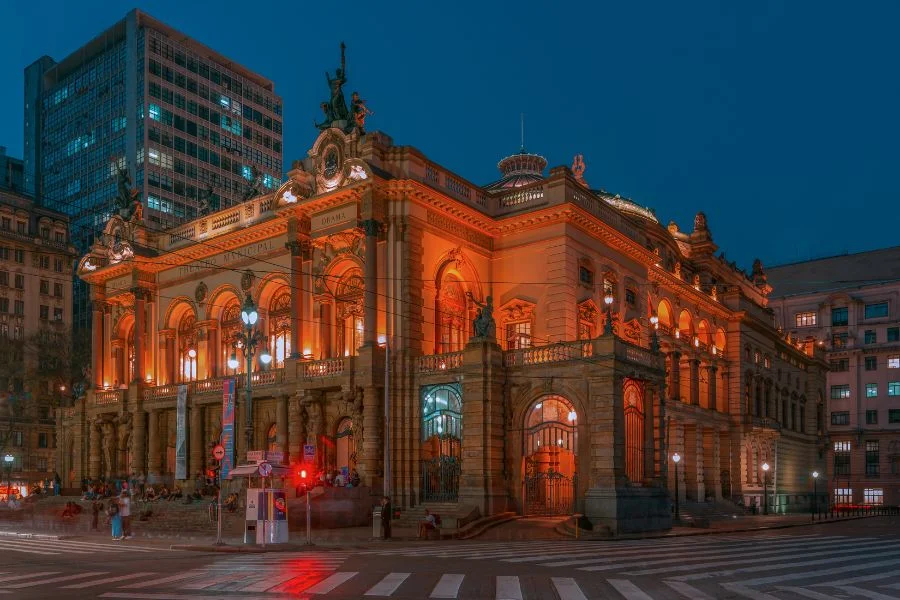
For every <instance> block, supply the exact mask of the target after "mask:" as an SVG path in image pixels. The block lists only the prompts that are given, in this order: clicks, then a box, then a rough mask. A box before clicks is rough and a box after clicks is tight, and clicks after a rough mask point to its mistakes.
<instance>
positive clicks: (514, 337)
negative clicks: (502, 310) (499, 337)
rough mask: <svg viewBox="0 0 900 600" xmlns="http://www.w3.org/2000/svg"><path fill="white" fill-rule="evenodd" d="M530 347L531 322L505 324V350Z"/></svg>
mask: <svg viewBox="0 0 900 600" xmlns="http://www.w3.org/2000/svg"><path fill="white" fill-rule="evenodd" d="M530 347H531V321H520V322H518V323H507V324H506V349H507V350H520V349H522V348H530Z"/></svg>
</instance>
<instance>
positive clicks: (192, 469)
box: [187, 403, 205, 480]
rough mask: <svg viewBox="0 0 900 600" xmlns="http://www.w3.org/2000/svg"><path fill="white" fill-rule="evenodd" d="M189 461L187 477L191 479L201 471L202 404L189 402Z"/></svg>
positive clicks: (202, 450)
mask: <svg viewBox="0 0 900 600" xmlns="http://www.w3.org/2000/svg"><path fill="white" fill-rule="evenodd" d="M189 439H190V450H189V457H190V462H189V464H188V472H187V476H188V479H191V480H193V479H194V475H196V474H197V473H203V472H204V471H205V469H204V468H203V467H204V460H203V458H204V457H203V454H204V448H203V406H201V405H199V404H194V403H192V404H191V429H190V438H189Z"/></svg>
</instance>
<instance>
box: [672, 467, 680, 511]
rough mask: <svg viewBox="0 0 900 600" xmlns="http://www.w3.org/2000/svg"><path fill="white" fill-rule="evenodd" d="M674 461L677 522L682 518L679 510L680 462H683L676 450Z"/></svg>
mask: <svg viewBox="0 0 900 600" xmlns="http://www.w3.org/2000/svg"><path fill="white" fill-rule="evenodd" d="M672 461H673V462H674V463H675V522H676V523H678V522H679V521H680V520H681V514H680V513H679V510H678V509H679V506H678V502H679V499H678V463H680V462H681V455H680V454H678V453H677V452H676V453H675V454H673V455H672Z"/></svg>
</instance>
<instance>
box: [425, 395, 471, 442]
mask: <svg viewBox="0 0 900 600" xmlns="http://www.w3.org/2000/svg"><path fill="white" fill-rule="evenodd" d="M434 436H437V437H439V438H446V437H451V438H456V439H462V397H461V396H460V392H459V385H458V384H444V385H436V386H431V387H428V388H425V389H424V390H423V395H422V441H427V440H428V439H429V438H431V437H434Z"/></svg>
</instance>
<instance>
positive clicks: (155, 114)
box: [150, 104, 160, 121]
mask: <svg viewBox="0 0 900 600" xmlns="http://www.w3.org/2000/svg"><path fill="white" fill-rule="evenodd" d="M159 114H160V108H159V105H158V104H151V105H150V118H151V119H153V120H154V121H159Z"/></svg>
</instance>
